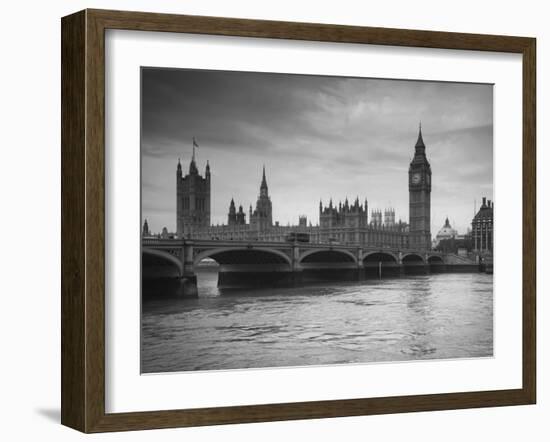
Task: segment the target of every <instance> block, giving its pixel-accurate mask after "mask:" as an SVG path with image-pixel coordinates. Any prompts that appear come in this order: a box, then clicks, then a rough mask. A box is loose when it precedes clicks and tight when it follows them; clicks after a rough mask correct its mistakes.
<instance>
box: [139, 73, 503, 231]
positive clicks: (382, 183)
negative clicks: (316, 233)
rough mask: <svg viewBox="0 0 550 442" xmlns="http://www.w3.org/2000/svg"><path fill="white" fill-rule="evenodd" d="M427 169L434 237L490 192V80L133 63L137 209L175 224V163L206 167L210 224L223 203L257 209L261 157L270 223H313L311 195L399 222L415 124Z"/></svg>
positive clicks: (153, 221) (461, 222)
mask: <svg viewBox="0 0 550 442" xmlns="http://www.w3.org/2000/svg"><path fill="white" fill-rule="evenodd" d="M419 121H422V133H423V138H424V142H425V143H426V153H427V156H428V160H429V161H430V163H431V166H432V234H434V235H435V233H437V231H438V230H439V228H440V227H441V226H442V225H443V223H444V221H445V217H446V216H448V217H449V219H450V221H451V223H452V224H453V226H454V227H456V228H457V229H458V230H459V232H465V231H466V228H467V227H468V225H469V224H470V222H471V219H472V215H473V211H474V200H477V203H478V205H479V202H480V200H481V197H482V196H487V197H488V198H490V199H492V194H493V89H492V86H491V85H481V84H465V83H442V82H428V81H422V82H420V81H402V80H380V79H366V78H345V77H326V76H309V75H307V76H304V75H288V74H270V73H252V72H227V71H202V70H181V69H157V68H144V69H142V147H141V148H142V198H143V200H142V211H143V217H145V218H147V219H148V221H149V226H150V228H151V230H152V231H154V232H158V231H160V230H161V229H162V227H164V226H166V227H167V228H168V230H170V231H174V230H175V224H176V166H177V161H178V158H181V162H182V166H183V169H184V172H186V171H187V170H188V167H189V162H190V159H191V153H192V139H193V137H195V138H196V139H197V142H198V144H199V145H200V147H199V149H197V165H198V167H199V171H200V172H201V174H204V167H205V165H206V160H209V161H210V167H211V172H212V223H213V224H217V223H225V222H226V220H227V210H228V206H229V202H230V200H231V198H232V197H233V198H234V199H235V203H236V204H237V205H239V204H242V205H243V207H244V208H245V211H246V213H248V206H249V205H250V204H252V205H255V202H256V199H257V197H258V193H259V186H260V181H261V171H262V165H264V164H265V167H266V175H267V183H268V186H269V192H270V196H271V200H272V202H273V219H274V220H276V221H279V222H280V223H281V224H283V225H286V224H287V223H291V224H296V223H297V220H298V215H301V214H304V215H307V217H308V221H312V223H313V224H316V223H317V222H318V210H319V200H320V199H322V201H323V203H328V201H329V199H330V198H332V199H333V201H334V202H338V201H339V200H343V199H345V198H346V196H347V197H348V198H349V199H350V200H354V199H355V197H357V196H358V197H359V199H360V200H361V201H363V200H364V199H365V198H367V199H368V201H369V212H370V210H371V209H373V208H381V209H383V208H385V207H390V206H391V207H394V208H395V210H396V217H397V218H401V219H403V220H406V221H408V216H409V213H408V212H409V209H408V198H409V196H408V183H407V179H408V175H407V173H408V167H409V162H410V161H411V159H412V156H413V153H414V145H415V143H416V139H417V136H418V124H419Z"/></svg>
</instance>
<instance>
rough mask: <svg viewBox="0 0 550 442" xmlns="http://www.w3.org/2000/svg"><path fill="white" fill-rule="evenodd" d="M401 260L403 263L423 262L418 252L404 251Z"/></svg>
mask: <svg viewBox="0 0 550 442" xmlns="http://www.w3.org/2000/svg"><path fill="white" fill-rule="evenodd" d="M401 261H402V262H403V264H418V263H422V264H424V258H423V257H422V255H419V254H418V253H406V254H404V255H403V257H402V258H401Z"/></svg>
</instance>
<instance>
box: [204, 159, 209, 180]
mask: <svg viewBox="0 0 550 442" xmlns="http://www.w3.org/2000/svg"><path fill="white" fill-rule="evenodd" d="M205 174H206V176H207V177H210V163H209V162H208V160H206V171H205Z"/></svg>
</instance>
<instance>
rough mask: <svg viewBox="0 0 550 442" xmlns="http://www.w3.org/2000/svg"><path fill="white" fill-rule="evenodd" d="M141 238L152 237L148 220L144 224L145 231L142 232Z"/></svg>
mask: <svg viewBox="0 0 550 442" xmlns="http://www.w3.org/2000/svg"><path fill="white" fill-rule="evenodd" d="M141 236H142V237H144V238H147V237H150V236H151V231H150V230H149V223H148V222H147V219H146V220H145V222H144V223H143V229H142V231H141Z"/></svg>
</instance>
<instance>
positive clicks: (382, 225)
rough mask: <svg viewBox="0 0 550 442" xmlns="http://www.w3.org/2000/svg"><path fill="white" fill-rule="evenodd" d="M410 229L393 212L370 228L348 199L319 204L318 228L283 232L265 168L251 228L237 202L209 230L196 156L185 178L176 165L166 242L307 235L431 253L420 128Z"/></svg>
mask: <svg viewBox="0 0 550 442" xmlns="http://www.w3.org/2000/svg"><path fill="white" fill-rule="evenodd" d="M408 174H409V224H407V223H405V222H402V221H401V220H399V221H396V216H395V210H394V209H393V208H389V209H385V211H384V214H383V215H382V211H381V210H379V209H375V210H373V211H372V217H371V220H370V222H369V216H368V201H367V200H366V199H365V200H364V203H361V202H360V200H359V197H357V198H356V199H355V201H354V202H353V203H350V202H349V200H348V199H347V198H346V199H345V201H344V202H343V203H341V202H340V203H338V205H337V206H336V205H333V202H332V199H331V200H330V202H329V204H328V205H327V206H323V203H322V202H320V203H319V224H318V225H316V226H313V225H312V224H311V222H310V223H309V225H308V222H307V218H306V217H305V216H300V218H299V220H298V224H297V225H292V226H291V225H287V226H282V225H280V223H279V222H277V221H275V222H274V220H273V205H272V202H271V198H270V196H269V190H268V185H267V178H266V172H265V166H264V168H263V170H262V179H261V184H260V192H259V195H258V199H257V200H256V206H255V208H254V209H253V207H252V205H250V208H249V212H248V223H247V220H246V215H245V213H244V211H243V206H242V205H240V206H239V209H238V211H237V208H236V204H235V201H234V199H233V198H232V199H231V202H230V203H229V210H228V214H227V224H223V225H215V226H214V225H211V220H210V203H211V195H210V188H211V174H210V165H209V164H208V162H207V164H206V169H205V175H204V177H203V176H201V175H200V174H199V171H198V168H197V164H196V161H195V143H193V156H192V158H191V162H190V164H189V173H188V174H187V175H185V176H183V172H182V167H181V163H180V161H179V160H178V165H177V172H176V182H177V214H176V225H177V232H176V234H169V233H168V232H165V233H163V234H161V237H163V236H166V235H168V236H172V237H177V238H197V239H215V240H247V241H285V240H286V239H287V238H288V237H289V236H292V234H295V233H298V232H299V233H300V234H307V235H308V238H309V241H310V242H312V243H333V242H339V243H342V244H357V245H364V246H375V247H381V248H383V247H394V248H402V249H407V248H415V249H417V250H428V249H430V248H431V232H430V194H431V176H432V172H431V168H430V164H429V162H428V159H427V157H426V146H425V144H424V140H423V138H422V130H421V128H419V132H418V140H417V142H416V145H415V152H414V156H413V159H412V161H411V163H410V166H409V172H408Z"/></svg>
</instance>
